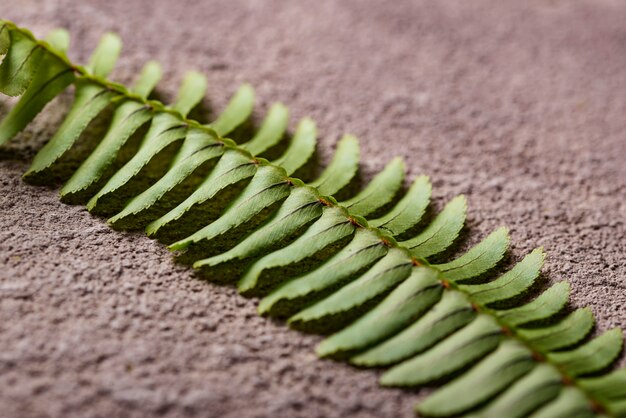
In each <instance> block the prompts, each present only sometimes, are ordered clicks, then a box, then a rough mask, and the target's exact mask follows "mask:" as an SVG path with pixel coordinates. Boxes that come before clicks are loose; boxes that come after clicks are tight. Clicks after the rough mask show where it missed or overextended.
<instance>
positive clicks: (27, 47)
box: [0, 24, 43, 96]
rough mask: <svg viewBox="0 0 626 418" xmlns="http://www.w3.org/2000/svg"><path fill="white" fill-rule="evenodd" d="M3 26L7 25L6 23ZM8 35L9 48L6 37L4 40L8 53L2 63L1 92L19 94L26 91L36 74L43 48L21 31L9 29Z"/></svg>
mask: <svg viewBox="0 0 626 418" xmlns="http://www.w3.org/2000/svg"><path fill="white" fill-rule="evenodd" d="M2 27H3V28H6V27H7V26H6V24H5V25H3V26H2ZM4 30H7V29H3V31H4ZM8 36H9V38H10V41H9V42H8V48H7V47H6V46H7V41H6V37H5V40H4V41H3V42H2V43H3V49H6V55H5V56H4V59H3V60H2V64H0V93H4V94H6V95H7V96H19V95H21V94H22V93H24V91H26V88H27V87H28V85H29V84H30V81H31V79H32V78H33V76H34V75H35V72H36V71H37V69H38V67H39V61H40V60H41V57H42V55H43V50H42V48H41V47H40V46H39V45H38V44H37V43H36V42H35V41H33V39H32V38H31V37H29V36H27V35H26V34H24V33H22V32H21V31H15V30H13V31H8Z"/></svg>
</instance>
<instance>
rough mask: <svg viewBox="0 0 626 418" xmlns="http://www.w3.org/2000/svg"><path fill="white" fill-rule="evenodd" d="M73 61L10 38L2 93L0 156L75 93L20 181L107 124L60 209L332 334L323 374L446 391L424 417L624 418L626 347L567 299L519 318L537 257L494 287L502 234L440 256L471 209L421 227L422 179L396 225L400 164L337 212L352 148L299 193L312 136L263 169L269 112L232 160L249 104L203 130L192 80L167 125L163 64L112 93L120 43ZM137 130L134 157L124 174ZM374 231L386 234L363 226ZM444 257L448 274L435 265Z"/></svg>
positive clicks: (62, 45)
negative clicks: (376, 376) (124, 156)
mask: <svg viewBox="0 0 626 418" xmlns="http://www.w3.org/2000/svg"><path fill="white" fill-rule="evenodd" d="M68 45H69V38H68V35H67V32H64V31H55V32H53V33H52V34H51V35H50V36H49V37H48V38H47V41H41V40H38V39H36V38H35V37H34V36H33V35H32V34H31V33H30V32H28V31H27V30H25V29H21V28H18V27H17V26H15V25H14V24H13V23H11V22H7V21H1V20H0V55H4V58H3V59H2V63H1V64H0V92H2V93H4V94H7V95H13V96H21V98H20V99H19V101H18V102H17V104H16V105H15V106H14V107H13V109H12V110H11V111H10V112H9V114H8V115H7V116H6V117H5V118H4V120H3V121H2V122H0V145H1V144H2V143H4V142H6V141H8V140H9V139H11V138H13V137H14V136H15V135H16V134H17V133H18V132H19V131H21V130H22V129H24V127H25V126H27V125H28V124H29V123H30V122H31V121H32V120H33V118H34V117H35V116H36V115H37V114H38V113H39V112H40V111H41V110H42V109H43V108H44V106H45V105H46V104H47V103H48V102H49V101H50V100H52V99H53V98H54V97H55V96H57V95H58V94H60V93H61V92H62V91H63V90H64V89H65V88H67V87H68V86H69V85H73V86H74V101H73V104H72V106H71V108H70V110H69V112H68V113H67V116H66V117H65V119H64V121H63V123H62V124H61V126H60V127H59V129H58V130H57V132H56V134H55V135H54V136H53V138H51V139H50V141H49V142H48V143H47V144H46V145H45V146H44V147H43V148H42V149H41V150H40V151H39V153H38V154H37V156H36V157H35V159H34V161H33V164H32V166H31V167H30V168H29V170H28V171H27V172H26V174H25V176H24V177H25V179H27V180H29V181H38V182H41V181H47V180H48V179H49V178H50V177H51V176H50V175H49V174H50V172H51V171H52V170H53V169H55V167H58V166H60V165H62V161H63V160H64V159H66V158H67V154H68V153H69V151H70V150H71V149H72V148H73V147H75V146H76V144H77V142H78V140H79V137H80V136H81V135H83V134H84V132H85V129H86V127H87V126H88V125H89V124H90V122H91V121H92V120H93V119H95V118H96V117H97V116H98V115H99V114H100V113H101V112H102V111H103V110H104V109H105V108H107V107H109V106H110V107H111V108H112V110H113V117H112V119H111V122H110V124H109V127H108V131H107V132H106V134H105V135H104V137H103V138H101V139H100V141H99V143H98V145H97V146H96V147H95V148H94V150H93V151H92V152H91V154H90V155H89V156H88V157H87V158H86V159H85V161H84V162H83V163H82V164H81V165H80V166H79V167H78V169H77V170H76V171H74V173H73V174H72V175H71V176H66V177H69V180H68V181H67V182H66V183H65V185H64V186H63V188H62V189H61V198H62V200H63V201H65V202H68V203H82V202H85V201H87V202H88V203H87V208H88V209H89V210H90V212H92V213H93V214H98V215H104V216H107V217H109V223H110V224H111V226H113V227H115V228H119V229H138V228H145V229H146V232H147V233H148V235H150V236H151V237H154V238H156V239H158V240H160V241H162V242H164V243H166V244H170V249H172V250H174V251H175V252H176V255H177V259H178V260H179V261H181V262H185V263H189V264H193V266H194V267H195V268H198V269H200V271H201V272H202V273H203V274H204V275H205V277H207V278H208V279H210V280H212V281H216V282H221V283H231V284H232V283H237V288H238V289H239V291H240V292H241V293H242V294H244V295H246V296H251V295H254V296H262V297H263V299H262V300H261V301H260V303H259V307H258V310H259V313H260V314H262V315H271V316H276V317H280V318H286V319H287V323H288V324H289V325H290V326H291V327H293V328H297V329H301V330H304V331H307V332H321V333H331V335H329V336H328V338H326V339H325V340H324V341H322V342H321V343H320V345H319V346H318V347H317V353H318V354H319V355H320V356H322V357H332V358H340V359H348V361H349V362H350V363H352V364H355V365H358V366H362V367H388V366H390V367H391V368H390V369H389V370H387V371H386V372H385V373H384V374H383V375H382V378H381V383H382V384H383V385H390V386H422V385H429V384H435V383H442V384H443V386H442V387H441V388H439V389H438V390H436V391H435V392H434V393H433V394H432V395H430V396H429V397H428V398H427V399H426V400H425V401H424V402H422V403H421V404H420V405H418V407H417V410H418V412H419V413H420V414H424V415H428V416H452V415H458V414H464V413H467V412H471V413H472V415H471V416H474V417H501V416H510V417H528V416H531V417H540V418H544V417H587V416H589V417H596V416H598V417H599V416H612V417H624V416H626V391H625V390H624V389H623V387H626V377H625V376H626V375H625V374H624V370H619V371H615V372H612V373H608V374H607V373H606V371H607V369H608V368H609V367H610V365H611V364H612V363H613V362H614V360H615V358H616V357H617V356H618V355H619V353H620V351H621V350H622V345H623V336H622V332H621V330H619V329H613V330H609V331H607V332H605V333H604V334H602V335H600V336H599V337H597V338H594V339H591V340H586V338H587V336H588V334H589V333H590V331H591V328H592V327H593V323H594V319H593V315H592V314H591V311H590V310H589V309H586V308H583V309H578V310H575V311H573V312H572V313H570V314H569V315H567V316H558V314H559V313H560V312H561V311H562V310H563V308H564V307H565V306H566V304H567V301H568V298H569V285H568V284H567V283H566V282H560V283H557V284H555V285H553V286H552V287H550V288H549V289H547V290H545V291H543V292H542V293H541V294H540V295H538V296H537V297H536V298H535V299H534V300H532V301H530V302H527V303H525V304H522V300H523V299H522V297H521V296H524V295H526V294H527V293H528V292H529V291H530V289H532V288H533V285H534V284H535V282H536V280H537V278H538V276H539V274H540V270H541V267H542V264H543V261H544V253H543V250H542V249H541V248H539V249H536V250H534V251H532V252H531V253H530V254H528V255H527V256H526V257H525V258H524V259H523V260H522V261H520V262H519V263H518V264H517V265H515V266H514V267H513V268H512V269H511V270H509V271H508V272H506V273H504V274H502V275H500V276H499V277H492V276H493V275H492V274H491V272H492V270H493V269H494V268H495V267H496V266H497V265H498V264H499V263H500V261H501V260H502V259H503V257H504V255H505V253H506V251H507V249H508V246H509V234H508V230H507V229H506V228H499V229H497V230H496V231H494V232H493V233H491V234H490V235H489V236H487V237H486V238H485V239H484V240H483V241H481V242H480V243H479V244H477V245H475V246H474V247H472V248H470V249H469V250H468V251H467V252H466V253H465V254H463V255H461V256H460V257H458V258H456V259H453V260H448V259H447V258H449V257H447V256H442V254H446V251H447V250H449V249H450V247H451V246H452V245H453V244H454V243H455V242H456V240H457V238H458V236H459V234H460V232H461V230H462V228H463V226H464V223H465V217H466V211H467V203H466V199H465V197H464V196H457V197H456V198H454V199H452V200H451V201H450V202H449V203H448V204H447V205H446V206H445V207H444V209H443V210H442V211H441V212H440V213H439V214H438V215H437V216H436V217H435V218H434V220H432V222H430V223H428V224H425V223H424V222H422V218H423V215H424V213H425V211H426V208H427V206H428V204H429V201H430V196H431V185H430V182H429V180H428V178H427V177H425V176H420V177H417V178H416V179H415V181H414V183H413V185H412V186H411V187H410V188H409V190H408V191H407V192H406V193H405V194H404V196H401V197H400V199H399V200H398V201H397V203H396V204H395V205H394V206H393V207H391V208H389V206H390V204H391V202H393V201H394V200H395V199H396V197H397V194H398V192H399V190H400V188H401V185H402V183H403V181H404V172H405V169H404V163H403V162H402V160H400V159H395V160H393V161H391V162H390V163H389V164H388V165H387V166H386V167H385V168H384V169H383V170H382V172H381V173H379V174H378V175H376V176H374V178H373V180H372V181H371V182H370V183H369V184H368V185H366V186H365V187H364V188H363V190H361V191H360V192H356V193H352V195H350V196H348V197H346V199H345V200H343V201H341V202H340V203H338V202H337V200H336V199H335V198H334V197H332V195H333V194H335V193H337V192H339V191H340V190H342V189H344V188H345V186H346V185H348V184H349V183H350V182H351V181H352V179H353V177H354V176H355V175H356V172H357V168H358V161H359V147H358V142H357V140H356V138H354V137H353V136H350V135H346V136H344V137H343V138H342V139H341V140H340V141H339V143H338V145H337V151H336V153H335V156H334V158H333V160H332V162H331V163H330V164H329V165H328V167H327V168H326V169H325V170H324V171H323V172H322V174H321V175H319V176H318V178H317V179H315V180H312V181H311V182H309V183H305V182H304V181H302V180H300V179H298V178H295V177H293V174H294V173H295V172H297V171H298V170H299V169H300V168H302V167H303V166H304V165H305V164H306V163H307V161H308V160H309V159H310V157H311V156H312V155H313V153H314V151H315V146H316V137H317V128H316V126H315V123H314V122H313V121H312V120H310V119H308V118H304V119H302V120H301V121H300V123H299V124H298V127H297V129H296V131H295V134H294V135H293V137H292V138H291V142H290V144H289V146H288V147H287V148H286V150H285V152H284V153H283V154H282V155H281V156H280V157H278V158H277V159H275V160H274V161H271V162H270V161H268V160H267V159H265V158H262V155H263V154H264V153H265V152H266V151H267V150H269V149H270V148H273V147H274V146H275V145H277V144H278V143H279V142H280V141H281V140H282V139H283V137H284V136H285V135H284V134H285V131H286V129H287V126H288V121H289V112H288V110H287V108H286V107H285V106H284V105H282V104H275V105H273V106H272V107H271V108H270V110H269V112H268V115H267V117H266V119H265V121H264V122H263V123H262V125H261V127H260V129H259V130H258V132H257V133H256V135H254V136H253V137H252V138H250V139H249V140H248V141H245V139H244V140H242V141H240V142H242V143H241V144H237V143H235V142H234V141H232V140H230V139H228V138H224V136H227V135H228V134H229V133H231V132H232V131H233V130H235V129H236V128H237V127H239V126H241V125H243V124H244V123H246V121H247V120H248V119H249V118H250V116H251V114H252V111H253V106H254V100H255V93H254V90H253V88H252V87H251V86H249V85H243V86H242V87H241V88H240V89H239V90H238V91H237V92H236V93H235V95H234V96H233V98H232V99H231V101H230V102H229V104H228V106H227V107H226V109H225V110H224V111H223V112H222V113H221V114H220V116H218V117H217V119H216V120H214V121H213V122H211V123H209V124H201V123H199V122H197V121H194V120H191V119H189V118H188V117H187V115H188V114H189V112H190V111H191V110H192V109H193V108H194V107H195V106H196V105H197V104H198V103H199V102H200V101H201V100H202V99H203V97H204V94H205V91H206V89H207V81H206V78H205V77H204V76H203V75H201V74H199V73H196V72H190V73H188V74H187V76H186V77H185V79H184V81H183V83H182V86H181V89H180V92H179V94H178V96H177V99H176V100H175V101H174V104H173V105H172V106H171V107H170V106H166V105H164V104H162V103H160V102H158V101H154V100H149V99H148V98H147V97H148V96H149V94H150V92H151V91H152V90H153V89H154V88H155V86H156V83H157V82H158V80H159V79H160V77H161V69H160V66H159V65H158V64H156V63H153V62H151V63H148V64H147V65H146V67H144V70H143V71H142V73H141V75H140V77H139V79H138V80H137V82H136V84H135V86H134V87H133V88H130V89H127V88H126V87H124V86H123V85H121V84H118V83H114V82H111V81H109V80H107V79H106V77H107V76H108V74H109V73H110V71H111V70H112V69H113V66H114V64H115V61H116V59H117V56H118V54H119V51H120V49H121V42H120V40H119V38H117V36H116V35H113V34H107V35H105V36H104V37H103V39H102V41H101V43H100V45H99V46H98V48H97V49H96V52H95V53H94V54H93V55H92V58H91V59H90V61H89V64H88V65H87V66H85V67H82V66H79V65H75V64H73V63H72V62H70V61H69V60H68V58H67V56H66V55H65V50H66V49H67V47H68ZM144 125H149V128H148V130H147V133H146V134H145V136H144V137H143V140H142V142H141V144H140V146H139V148H138V150H137V151H136V153H134V154H133V155H132V156H131V157H130V158H129V159H128V160H127V161H125V162H124V163H123V164H119V162H118V159H119V157H120V153H121V150H122V148H123V147H124V146H125V145H126V144H127V143H128V141H129V140H130V138H131V136H133V135H134V134H136V133H138V132H141V131H140V128H141V127H142V126H144ZM259 155H261V156H259ZM120 165H121V166H120ZM62 177H63V176H62ZM372 214H376V215H379V217H378V218H376V219H373V220H369V221H368V220H366V219H365V217H367V216H371V215H372ZM423 223H424V225H422V224H423ZM413 231H416V232H415V234H413ZM409 234H411V235H415V236H413V237H409V238H407V235H409ZM433 256H438V257H440V258H443V259H442V260H438V264H432V263H431V262H432V260H433ZM478 278H480V280H478ZM479 281H480V283H478V282H479ZM505 306H506V308H505Z"/></svg>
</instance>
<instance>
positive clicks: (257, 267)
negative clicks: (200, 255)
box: [237, 207, 355, 295]
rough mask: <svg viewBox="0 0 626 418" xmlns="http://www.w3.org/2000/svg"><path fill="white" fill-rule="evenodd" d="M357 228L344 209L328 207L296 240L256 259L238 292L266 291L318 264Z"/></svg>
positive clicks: (258, 293)
mask: <svg viewBox="0 0 626 418" xmlns="http://www.w3.org/2000/svg"><path fill="white" fill-rule="evenodd" d="M354 229H355V226H354V225H353V224H352V223H351V222H350V220H349V219H348V218H347V217H346V212H345V209H343V208H341V207H332V208H328V209H326V210H325V211H324V213H323V214H322V216H321V217H320V219H319V220H317V221H316V222H315V223H314V224H313V225H312V226H311V227H310V228H309V229H307V231H306V232H305V233H304V234H303V235H302V236H301V237H299V238H298V239H297V240H296V241H294V242H293V243H291V244H290V245H288V246H286V247H284V248H282V249H280V250H278V251H275V252H273V253H271V254H268V255H266V256H265V257H263V258H261V259H260V260H258V261H256V262H255V263H254V264H253V265H252V266H251V267H250V269H249V270H248V271H247V272H246V273H245V274H244V276H243V277H242V278H241V280H240V281H239V283H238V284H237V288H238V289H239V292H241V293H244V294H249V295H253V294H254V295H260V294H263V293H267V291H268V290H270V289H271V288H273V287H275V286H276V285H277V284H279V283H280V282H281V281H283V280H284V279H285V278H286V277H288V276H292V275H294V274H295V273H296V272H297V271H303V270H306V269H308V268H310V267H311V266H312V265H315V264H318V263H319V260H320V259H324V258H326V254H327V253H328V252H334V247H335V246H336V245H338V243H340V242H341V241H342V240H345V239H346V238H349V237H350V236H352V234H353V233H354Z"/></svg>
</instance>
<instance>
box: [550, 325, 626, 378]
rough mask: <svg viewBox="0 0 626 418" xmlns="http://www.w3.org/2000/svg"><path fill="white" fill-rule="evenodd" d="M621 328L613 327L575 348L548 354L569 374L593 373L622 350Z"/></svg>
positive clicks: (604, 366)
mask: <svg viewBox="0 0 626 418" xmlns="http://www.w3.org/2000/svg"><path fill="white" fill-rule="evenodd" d="M623 344H624V338H623V336H622V330H621V329H619V328H614V329H612V330H610V331H607V332H605V333H604V334H602V335H601V336H599V337H597V338H594V339H593V340H591V341H590V342H588V343H586V344H585V345H582V346H580V347H578V348H576V349H573V350H570V351H563V352H555V353H550V354H548V359H549V360H550V361H553V362H554V363H555V364H557V365H558V366H559V367H561V368H563V369H564V370H566V371H567V373H568V375H570V376H581V375H586V374H590V373H595V372H598V371H601V370H603V369H604V368H606V367H608V366H609V365H610V364H611V363H612V362H613V360H615V358H616V357H617V356H618V355H619V353H620V352H621V351H622V345H623Z"/></svg>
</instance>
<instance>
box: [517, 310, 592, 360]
mask: <svg viewBox="0 0 626 418" xmlns="http://www.w3.org/2000/svg"><path fill="white" fill-rule="evenodd" d="M592 327H593V314H592V313H591V310H589V309H577V310H575V311H574V312H573V313H571V314H570V315H568V316H567V318H565V319H563V320H562V321H560V322H559V323H557V324H555V325H552V326H547V327H541V328H530V329H520V330H518V333H519V335H520V336H521V337H522V338H524V339H525V340H526V341H529V342H530V343H532V345H533V347H537V348H538V349H540V350H542V351H554V350H559V349H562V348H566V347H569V346H572V345H574V344H577V343H578V342H580V341H582V340H583V338H585V337H586V336H587V334H589V331H591V328H592Z"/></svg>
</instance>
